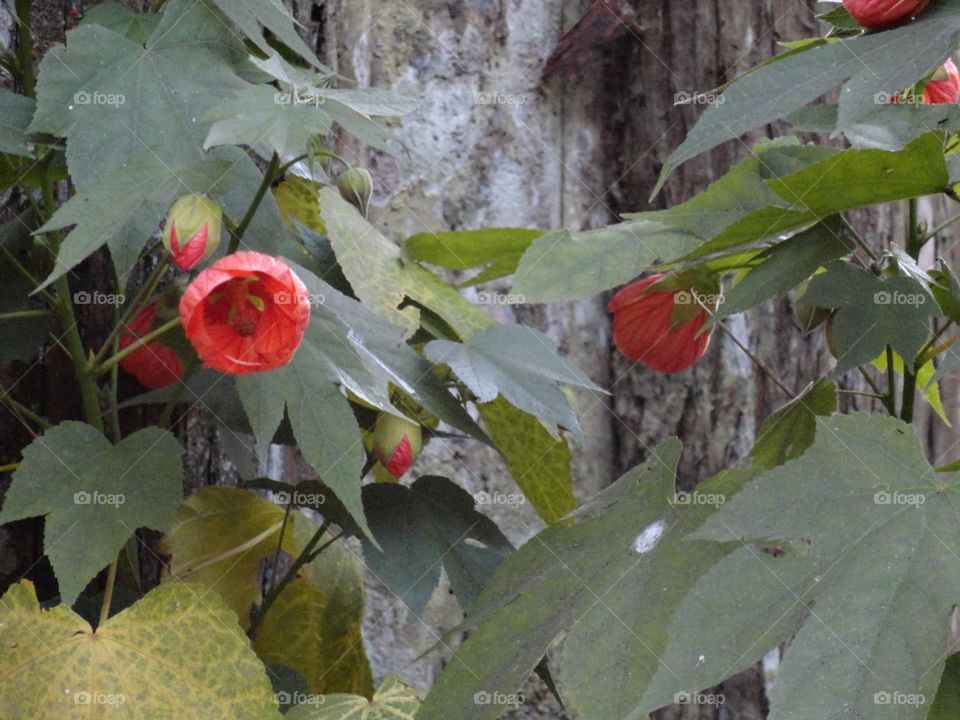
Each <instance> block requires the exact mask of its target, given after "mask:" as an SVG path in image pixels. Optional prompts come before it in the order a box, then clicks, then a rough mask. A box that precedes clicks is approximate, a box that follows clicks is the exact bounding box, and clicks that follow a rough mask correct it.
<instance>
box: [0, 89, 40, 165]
mask: <svg viewBox="0 0 960 720" xmlns="http://www.w3.org/2000/svg"><path fill="white" fill-rule="evenodd" d="M0 107H2V108H3V110H2V112H0V152H3V153H10V154H11V155H26V156H29V155H30V146H29V144H28V142H27V137H26V135H27V127H28V126H29V125H30V119H31V118H32V117H33V112H34V110H35V109H36V103H35V102H34V101H33V100H32V99H31V98H28V97H25V96H23V95H18V94H17V93H15V92H13V91H12V90H7V89H6V88H0Z"/></svg>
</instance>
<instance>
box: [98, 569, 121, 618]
mask: <svg viewBox="0 0 960 720" xmlns="http://www.w3.org/2000/svg"><path fill="white" fill-rule="evenodd" d="M116 584H117V558H114V560H113V562H112V563H110V567H108V568H107V584H106V585H105V586H104V588H103V604H102V605H101V606H100V620H99V622H97V630H99V629H100V628H101V626H102V625H103V624H104V623H105V622H106V621H107V618H108V617H110V605H111V603H112V601H113V588H114V586H115V585H116Z"/></svg>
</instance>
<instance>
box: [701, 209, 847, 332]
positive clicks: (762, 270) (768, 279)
mask: <svg viewBox="0 0 960 720" xmlns="http://www.w3.org/2000/svg"><path fill="white" fill-rule="evenodd" d="M852 250H853V244H852V243H851V242H850V241H849V240H846V239H845V238H843V237H842V236H841V235H840V226H839V223H836V222H829V221H828V222H823V223H817V224H816V225H814V226H813V227H812V228H810V229H809V230H805V231H803V232H802V233H799V234H797V235H794V236H793V237H792V238H790V239H788V240H785V241H783V242H781V243H778V244H776V245H774V246H773V247H771V248H769V249H767V250H765V251H764V252H762V253H761V254H760V255H758V256H757V258H756V259H757V260H759V261H760V264H759V265H757V266H756V267H754V268H752V269H750V271H749V272H747V273H746V274H745V275H744V276H743V277H742V278H741V279H740V281H739V282H737V284H736V285H734V286H733V288H731V289H730V291H729V292H725V293H724V294H723V297H724V300H723V302H722V303H721V304H720V306H719V309H718V311H717V313H716V314H715V315H714V316H713V318H711V322H716V321H717V320H720V319H721V318H724V317H727V316H729V315H735V314H736V313H740V312H743V311H744V310H749V309H750V308H754V307H756V306H757V305H760V304H762V303H764V302H766V301H767V300H771V299H773V298H775V297H779V296H781V295H783V294H785V293H786V292H787V291H789V290H791V289H793V288H795V287H796V286H797V285H799V284H800V283H802V282H803V281H804V280H806V279H807V278H808V277H810V276H811V275H813V274H814V273H815V272H816V271H817V270H818V269H819V268H820V267H821V266H822V265H824V264H825V263H828V262H830V261H831V260H836V259H837V258H840V257H843V256H844V255H846V254H848V253H850V252H851V251H852Z"/></svg>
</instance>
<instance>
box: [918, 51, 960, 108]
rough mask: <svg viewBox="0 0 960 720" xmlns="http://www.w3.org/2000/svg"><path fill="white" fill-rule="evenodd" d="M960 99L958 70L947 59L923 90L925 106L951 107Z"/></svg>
mask: <svg viewBox="0 0 960 720" xmlns="http://www.w3.org/2000/svg"><path fill="white" fill-rule="evenodd" d="M958 99H960V70H957V65H956V63H954V62H953V59H952V58H948V59H947V61H946V62H945V63H944V64H943V67H941V68H940V69H939V70H937V72H935V73H934V75H933V79H932V80H930V82H928V83H927V85H926V87H925V88H924V89H923V102H924V104H925V105H953V104H954V103H956V102H957V100H958Z"/></svg>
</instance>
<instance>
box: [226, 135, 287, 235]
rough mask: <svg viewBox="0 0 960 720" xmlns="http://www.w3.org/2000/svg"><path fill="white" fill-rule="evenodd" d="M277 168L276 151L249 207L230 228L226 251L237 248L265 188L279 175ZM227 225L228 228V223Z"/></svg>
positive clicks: (278, 164)
mask: <svg viewBox="0 0 960 720" xmlns="http://www.w3.org/2000/svg"><path fill="white" fill-rule="evenodd" d="M279 168H280V158H279V157H278V156H277V154H276V153H274V154H273V156H272V157H271V158H270V164H269V165H267V170H266V172H264V174H263V180H262V182H261V183H260V187H258V188H257V192H256V194H255V195H254V196H253V200H252V201H251V202H250V207H248V208H247V212H246V214H245V215H244V216H243V219H242V220H241V221H240V223H239V224H238V225H237V227H236V229H230V245H229V247H228V248H227V252H228V253H235V252H236V251H237V250H238V249H239V247H240V240H241V239H242V238H243V234H244V233H245V232H246V231H247V228H248V227H249V226H250V223H251V221H252V220H253V216H254V215H256V214H257V208H259V207H260V203H261V202H262V201H263V198H264V196H265V195H266V194H267V190H269V189H270V186H271V185H272V184H273V181H274V180H276V179H277V178H278V177H279V175H278V174H277V170H279ZM227 227H228V229H229V224H228V226H227Z"/></svg>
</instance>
